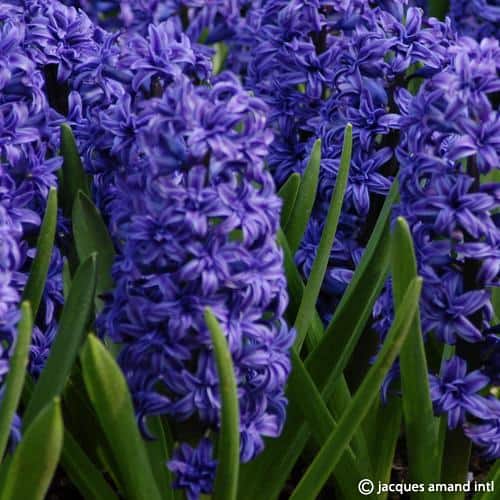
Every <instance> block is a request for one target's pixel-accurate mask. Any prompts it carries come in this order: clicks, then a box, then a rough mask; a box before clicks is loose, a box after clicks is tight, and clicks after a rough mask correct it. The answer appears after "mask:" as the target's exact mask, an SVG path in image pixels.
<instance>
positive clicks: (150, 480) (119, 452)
mask: <svg viewBox="0 0 500 500" xmlns="http://www.w3.org/2000/svg"><path fill="white" fill-rule="evenodd" d="M81 361H82V370H83V379H84V381H85V387H86V388H87V391H88V394H89V396H90V399H91V401H92V404H93V406H94V409H95V411H96V413H97V416H98V418H99V421H100V423H101V425H102V428H103V430H104V432H105V434H106V437H107V440H108V444H109V446H110V448H111V450H112V452H113V454H114V458H115V460H116V463H117V466H118V468H119V471H120V474H119V477H120V480H121V481H122V483H123V484H122V488H123V494H124V496H125V497H126V498H127V499H130V500H142V499H144V498H147V499H148V500H161V496H160V493H159V491H158V487H157V484H156V481H155V478H154V475H153V472H152V470H151V466H150V463H149V459H148V456H147V453H146V449H145V446H144V442H143V440H142V438H141V436H140V433H139V429H138V427H137V423H136V420H135V415H134V408H133V405H132V398H131V396H130V393H129V390H128V387H127V382H126V381H125V377H124V376H123V374H122V371H121V369H120V367H119V366H118V365H117V364H116V362H115V360H114V359H113V357H112V356H111V354H110V353H109V352H108V351H107V350H106V348H105V347H104V345H103V344H102V343H101V342H100V341H99V340H98V339H97V338H95V337H94V336H93V335H89V336H88V337H87V342H86V344H85V346H84V348H83V351H82V354H81Z"/></svg>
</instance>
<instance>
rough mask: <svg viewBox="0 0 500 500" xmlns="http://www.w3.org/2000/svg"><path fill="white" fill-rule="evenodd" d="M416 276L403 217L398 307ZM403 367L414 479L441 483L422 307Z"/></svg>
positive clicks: (395, 282)
mask: <svg viewBox="0 0 500 500" xmlns="http://www.w3.org/2000/svg"><path fill="white" fill-rule="evenodd" d="M416 276H417V259H416V257H415V250H414V248H413V239H412V235H411V232H410V228H409V227H408V224H407V222H406V221H405V220H404V219H403V218H401V217H399V218H398V219H397V221H396V224H395V227H394V233H393V238H392V289H393V294H394V303H395V307H396V308H399V307H401V305H402V301H403V299H404V294H405V291H406V289H407V288H408V286H409V284H410V283H411V281H413V280H414V279H415V278H416ZM400 366H401V389H402V391H401V392H402V394H403V417H404V423H405V429H406V434H405V436H406V443H407V452H408V463H409V473H410V480H411V481H412V482H414V483H423V484H431V483H437V482H439V475H438V473H437V472H438V471H439V465H438V456H437V450H438V433H437V420H436V419H435V418H434V412H433V409H432V400H431V397H430V390H429V376H428V374H429V370H428V367H427V359H426V355H425V347H424V340H423V335H422V330H421V327H420V314H419V313H418V309H417V314H416V315H415V320H414V321H413V323H412V325H411V327H410V333H409V335H408V338H407V339H406V342H405V343H404V345H403V348H402V349H401V356H400ZM439 496H440V495H437V496H436V495H435V494H434V493H429V492H421V493H414V497H415V498H430V497H432V498H434V499H435V498H438V497H439Z"/></svg>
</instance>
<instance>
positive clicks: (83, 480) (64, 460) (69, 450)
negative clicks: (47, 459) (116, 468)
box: [23, 375, 116, 500]
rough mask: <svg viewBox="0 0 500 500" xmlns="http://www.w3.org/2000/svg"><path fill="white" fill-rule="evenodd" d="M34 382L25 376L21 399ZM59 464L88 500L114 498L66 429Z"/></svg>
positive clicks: (32, 386)
mask: <svg viewBox="0 0 500 500" xmlns="http://www.w3.org/2000/svg"><path fill="white" fill-rule="evenodd" d="M34 387H35V384H34V382H33V379H32V378H31V376H30V375H27V377H26V383H25V388H24V391H23V400H28V401H29V399H30V397H31V395H32V393H33V390H34ZM61 465H62V466H63V468H64V470H65V471H66V474H68V477H69V478H70V479H71V481H72V482H73V484H74V485H75V486H76V487H77V488H78V490H79V491H80V493H81V494H82V495H83V496H84V497H85V498H86V499H88V500H115V498H116V495H115V493H114V492H113V490H112V489H111V487H110V486H109V485H108V483H107V482H106V481H105V480H104V478H103V477H102V474H101V473H100V471H99V470H98V469H97V467H96V466H95V465H94V463H93V462H92V461H91V460H90V459H89V457H88V456H87V455H86V453H85V452H84V450H82V449H81V448H80V446H79V444H78V443H77V441H76V440H75V438H74V437H73V436H72V434H71V433H70V431H69V430H68V429H66V428H65V429H64V440H63V450H62V453H61Z"/></svg>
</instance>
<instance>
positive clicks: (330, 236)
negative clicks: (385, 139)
mask: <svg viewBox="0 0 500 500" xmlns="http://www.w3.org/2000/svg"><path fill="white" fill-rule="evenodd" d="M351 154H352V125H351V124H350V123H349V124H348V125H347V126H346V128H345V130H344V145H343V148H342V156H341V159H340V168H339V172H338V175H337V179H336V182H335V189H334V190H333V194H332V198H331V201H330V207H329V209H328V214H327V216H326V220H325V226H324V229H323V233H322V235H321V240H320V242H319V246H318V250H317V254H316V257H315V259H314V263H313V266H312V269H311V274H310V276H309V280H308V282H307V285H306V289H305V291H304V293H303V295H302V301H301V303H300V306H299V310H298V313H297V317H296V319H295V325H294V327H295V330H296V331H297V339H296V341H295V346H296V348H297V349H298V351H299V352H300V350H301V348H302V344H303V343H304V340H305V338H306V335H307V331H308V329H309V326H310V324H311V321H312V318H313V314H314V307H315V304H316V301H317V299H318V295H319V292H320V290H321V285H322V284H323V279H324V277H325V272H326V269H327V266H328V261H329V259H330V252H331V248H332V245H333V241H334V239H335V234H336V232H337V226H338V223H339V219H340V213H341V210H342V203H343V201H344V194H345V190H346V187H347V180H348V178H349V167H350V164H351Z"/></svg>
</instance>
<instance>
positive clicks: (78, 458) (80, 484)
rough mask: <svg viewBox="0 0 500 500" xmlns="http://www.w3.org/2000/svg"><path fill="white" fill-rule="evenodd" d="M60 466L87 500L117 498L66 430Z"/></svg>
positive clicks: (115, 499) (112, 499) (110, 499)
mask: <svg viewBox="0 0 500 500" xmlns="http://www.w3.org/2000/svg"><path fill="white" fill-rule="evenodd" d="M61 465H62V466H63V468H64V470H65V472H66V474H67V475H68V477H69V478H70V480H71V482H72V483H73V484H74V485H75V486H76V488H78V491H80V493H81V494H82V495H83V496H84V497H85V498H86V499H87V500H117V499H118V496H117V495H116V493H115V492H114V491H113V490H112V489H111V486H110V485H109V484H108V483H107V481H106V480H105V479H104V478H103V476H102V474H101V473H100V472H99V470H98V469H97V467H96V466H95V465H94V464H93V463H92V461H91V460H90V459H89V458H88V457H87V455H86V454H85V452H84V451H83V450H82V449H81V448H80V446H79V445H78V443H77V442H76V441H75V439H74V438H73V436H72V435H71V434H70V433H69V431H68V430H65V431H64V446H63V450H62V455H61Z"/></svg>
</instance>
